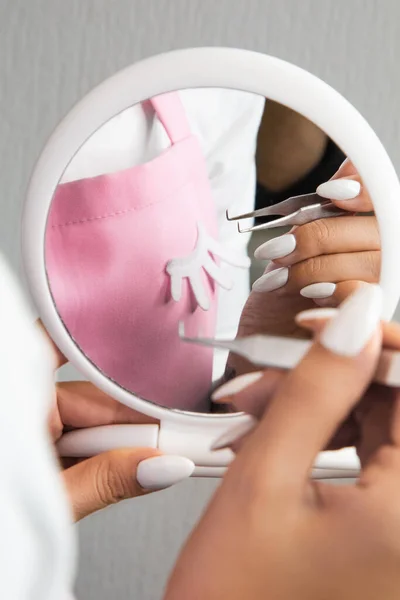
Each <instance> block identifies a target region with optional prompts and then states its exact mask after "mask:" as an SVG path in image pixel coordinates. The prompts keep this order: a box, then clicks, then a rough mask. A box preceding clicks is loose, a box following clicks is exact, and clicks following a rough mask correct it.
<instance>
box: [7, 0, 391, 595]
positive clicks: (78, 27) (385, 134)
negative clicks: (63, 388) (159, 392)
mask: <svg viewBox="0 0 400 600" xmlns="http://www.w3.org/2000/svg"><path fill="white" fill-rule="evenodd" d="M399 23H400V3H399V2H398V0H351V1H349V0H319V1H318V0H302V1H298V0H236V2H233V1H232V0H68V1H67V2H66V1H65V0H0V247H1V249H2V251H4V252H5V254H6V255H7V256H8V257H9V259H10V261H11V263H12V264H13V265H14V266H15V267H18V265H19V237H18V228H19V219H20V210H21V206H22V203H23V199H24V193H25V189H26V186H27V181H28V177H29V175H30V172H31V170H32V167H33V164H34V161H35V159H36V157H37V156H38V154H39V152H40V150H41V148H42V146H43V144H44V142H45V140H46V138H47V137H48V135H49V134H50V133H51V131H52V129H53V128H54V127H55V126H56V125H57V123H58V121H59V120H60V118H61V117H62V116H63V115H64V114H65V113H66V112H67V111H68V110H69V108H70V107H71V106H72V105H73V104H74V103H75V102H76V101H77V100H79V99H80V98H81V97H82V96H83V95H84V94H85V93H86V92H87V91H88V90H89V89H90V88H92V87H93V86H94V85H96V84H97V83H99V82H100V81H102V80H103V79H105V78H106V77H108V76H109V75H111V74H113V73H114V72H115V71H117V70H119V69H121V68H123V67H124V66H126V65H128V64H130V63H132V62H134V61H137V60H139V59H141V58H144V57H147V56H150V55H152V54H156V53H159V52H163V51H166V50H171V49H174V48H179V47H188V46H200V45H211V46H213V45H219V46H222V45H223V46H236V47H243V48H248V49H251V50H257V51H260V52H265V53H269V54H273V55H276V56H278V57H280V58H284V59H287V60H289V61H291V62H294V63H296V64H298V65H300V66H302V67H304V68H306V69H308V70H310V71H312V72H313V73H315V74H316V75H318V76H320V77H322V78H323V79H325V80H326V81H327V82H329V83H330V84H331V85H333V86H334V87H335V88H337V89H338V90H339V91H340V92H342V93H343V94H344V95H345V96H347V98H348V99H349V100H350V101H351V102H352V103H353V104H355V106H356V107H357V108H358V109H359V110H360V111H361V112H362V113H363V114H364V116H365V117H366V118H367V119H368V120H369V122H370V123H371V125H372V126H373V127H374V128H375V130H376V132H377V133H378V135H379V136H380V137H381V139H382V141H383V143H384V144H385V145H386V147H387V149H388V151H389V154H390V155H391V157H392V159H393V161H394V163H395V166H396V167H397V168H398V169H399V170H400V145H399V128H400V119H399V118H398V112H399V106H400V76H399V75H398V73H399V67H398V63H399V58H400V24H399ZM214 486H215V483H214V482H210V481H201V480H200V481H189V482H187V483H185V484H183V485H180V486H178V487H176V488H175V489H172V490H169V491H166V492H163V493H160V494H155V495H153V496H152V497H148V498H145V499H140V500H134V501H131V502H128V503H124V504H122V505H120V506H118V507H113V508H111V509H108V510H106V511H104V512H103V513H101V514H98V515H95V516H93V517H91V518H89V519H87V520H86V521H85V522H84V523H82V524H81V525H80V527H79V533H80V542H81V554H80V573H79V579H78V584H77V594H78V597H79V598H80V599H82V600H106V599H108V598H114V599H115V600H122V599H124V600H125V599H127V598H135V599H136V600H156V599H159V598H160V597H161V590H162V587H163V585H164V582H165V579H166V577H167V573H168V571H169V570H170V568H171V566H172V564H173V561H174V558H175V556H176V553H177V552H178V550H179V547H180V545H181V544H182V542H183V540H184V538H185V536H186V535H187V533H188V532H189V530H190V528H191V526H192V525H193V523H194V522H195V520H196V518H197V517H198V515H199V514H200V512H201V510H202V508H203V507H204V505H205V503H206V501H207V498H208V497H209V495H210V493H211V492H212V490H213V489H214Z"/></svg>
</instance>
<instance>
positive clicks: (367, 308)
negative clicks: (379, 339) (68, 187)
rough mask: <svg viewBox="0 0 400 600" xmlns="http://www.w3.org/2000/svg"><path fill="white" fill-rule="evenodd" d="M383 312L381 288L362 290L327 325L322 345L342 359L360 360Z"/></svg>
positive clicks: (343, 304) (367, 287)
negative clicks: (354, 358)
mask: <svg viewBox="0 0 400 600" xmlns="http://www.w3.org/2000/svg"><path fill="white" fill-rule="evenodd" d="M381 311H382V290H381V288H380V287H379V286H378V285H372V284H371V285H368V286H366V287H362V288H359V289H358V290H357V291H356V292H355V293H354V294H353V295H352V296H350V297H349V298H348V299H347V300H345V301H344V302H343V303H342V305H341V306H340V309H339V310H338V312H337V315H336V316H335V317H334V318H333V319H332V320H331V321H329V323H328V324H327V325H326V327H325V329H324V330H323V332H322V334H321V337H320V342H321V344H322V345H323V346H325V348H327V349H328V350H331V352H334V353H335V354H339V355H340V356H349V357H351V356H357V354H359V353H360V352H361V350H362V349H363V348H364V347H365V345H366V344H367V342H368V341H369V339H370V338H371V336H372V334H373V333H374V331H375V329H376V328H377V326H378V323H379V320H380V317H381Z"/></svg>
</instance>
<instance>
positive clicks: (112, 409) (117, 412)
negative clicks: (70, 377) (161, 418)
mask: <svg viewBox="0 0 400 600" xmlns="http://www.w3.org/2000/svg"><path fill="white" fill-rule="evenodd" d="M56 390H57V407H58V414H59V419H58V420H56V419H55V420H52V425H53V427H52V434H53V438H54V439H56V440H57V439H58V438H59V437H60V436H61V434H62V432H63V428H64V427H66V428H81V427H96V426H99V425H114V424H119V423H137V424H140V423H155V422H156V421H155V420H154V419H151V418H150V417H147V416H146V415H143V414H141V413H138V412H136V411H135V410H133V409H131V408H129V407H127V406H125V405H123V404H121V403H120V402H117V401H116V400H114V399H113V398H111V397H110V396H107V394H105V393H104V392H102V391H101V390H99V389H97V388H96V387H95V386H94V385H92V384H91V383H89V382H86V381H69V382H62V383H58V384H57V386H56Z"/></svg>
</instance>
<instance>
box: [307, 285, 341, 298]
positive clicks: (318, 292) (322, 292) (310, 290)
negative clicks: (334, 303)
mask: <svg viewBox="0 0 400 600" xmlns="http://www.w3.org/2000/svg"><path fill="white" fill-rule="evenodd" d="M335 290H336V284H335V283H328V282H324V283H311V284H310V285H306V287H303V289H301V290H300V294H301V295H302V296H304V298H329V296H332V294H333V293H334V291H335Z"/></svg>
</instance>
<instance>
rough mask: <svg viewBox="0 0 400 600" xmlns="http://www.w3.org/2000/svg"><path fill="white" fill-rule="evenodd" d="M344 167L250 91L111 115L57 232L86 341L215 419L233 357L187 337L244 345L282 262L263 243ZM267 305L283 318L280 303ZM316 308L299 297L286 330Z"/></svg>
mask: <svg viewBox="0 0 400 600" xmlns="http://www.w3.org/2000/svg"><path fill="white" fill-rule="evenodd" d="M344 158H345V156H344V155H343V153H342V152H341V150H340V149H339V148H338V147H337V146H336V145H335V144H334V143H333V142H332V141H331V140H330V139H329V138H328V137H327V136H326V134H325V133H324V132H322V131H321V130H320V129H319V128H318V127H317V126H315V125H314V124H313V123H311V122H310V121H309V120H307V119H305V118H304V117H302V116H301V115H300V114H299V113H296V112H294V111H292V110H290V109H288V108H286V107H285V106H283V105H281V104H277V103H274V102H270V101H269V100H266V99H265V98H264V97H262V96H260V95H255V94H252V93H247V92H243V91H237V90H229V89H222V88H208V89H189V90H180V91H178V92H171V93H167V94H162V95H159V96H155V97H153V98H151V99H149V100H146V101H144V102H141V103H139V104H136V105H134V106H131V107H129V108H128V109H126V110H124V111H122V112H121V113H119V114H118V115H116V116H114V117H113V118H111V119H110V120H109V121H107V122H106V123H105V124H104V125H103V126H101V127H100V128H99V129H98V130H97V131H96V132H95V133H94V134H93V135H91V136H90V137H89V138H88V140H87V141H86V142H85V143H84V144H83V145H82V146H81V147H80V148H79V149H78V150H77V151H76V153H75V154H74V155H73V156H72V157H71V160H70V161H69V163H68V164H67V165H66V166H65V170H64V172H63V175H62V177H61V179H60V182H59V184H58V185H57V188H56V191H55V193H54V195H53V198H52V202H51V206H50V210H49V215H48V219H47V225H46V243H45V264H46V272H47V276H48V282H49V287H50V290H51V294H52V297H53V300H54V303H55V308H56V310H57V313H58V315H59V316H60V318H61V320H62V322H63V324H64V326H65V328H66V329H67V331H68V333H69V335H70V336H71V338H72V339H73V340H74V342H75V344H76V345H77V346H78V347H79V349H80V350H81V351H82V352H83V353H84V354H85V356H86V357H87V359H88V360H89V361H90V362H91V363H92V364H93V365H94V366H95V367H96V368H97V369H99V370H100V371H101V372H102V373H103V374H104V375H105V376H106V377H107V378H110V379H111V380H112V381H113V382H115V383H116V384H117V385H118V386H120V387H121V388H123V389H124V390H126V391H128V392H132V393H133V394H135V395H136V396H139V397H140V398H142V399H143V400H146V401H150V402H152V403H155V404H158V405H161V406H163V407H167V408H173V409H180V410H184V411H192V412H201V413H204V412H206V413H207V412H213V411H215V410H216V409H215V407H213V405H212V402H211V400H210V396H211V391H212V389H213V387H214V386H215V385H216V384H217V382H218V381H219V380H220V378H221V377H223V375H224V371H225V368H226V359H227V352H226V351H223V350H218V349H214V350H213V349H212V348H208V347H205V346H202V345H197V344H188V343H186V342H185V341H184V340H182V339H181V336H180V335H179V333H180V331H179V328H181V333H182V330H184V333H185V336H187V337H192V338H196V337H206V338H217V339H218V338H220V339H221V338H222V339H233V338H234V337H235V336H236V333H237V330H238V327H239V323H240V319H241V315H242V311H243V307H244V306H245V304H246V302H247V300H248V297H249V294H250V287H251V284H252V283H254V280H255V278H256V275H257V273H258V274H262V271H263V269H264V268H265V267H266V266H268V262H267V261H265V260H262V259H261V260H257V259H254V252H253V247H254V246H255V247H258V246H261V245H262V244H265V242H266V241H267V240H268V239H270V238H271V237H273V236H280V235H281V234H282V232H284V231H285V229H288V227H287V226H286V228H285V227H284V226H283V227H282V226H276V227H273V228H271V229H264V228H263V227H264V225H263V224H266V223H269V226H272V225H273V222H274V220H276V219H277V218H279V217H277V216H274V206H278V209H277V210H278V213H279V206H280V203H281V202H282V201H283V200H285V199H286V198H289V197H294V196H295V197H297V196H302V195H305V194H314V193H315V190H316V189H317V187H318V185H320V184H322V183H324V182H325V181H327V180H328V179H329V178H330V177H331V176H332V175H333V174H334V173H335V171H336V170H337V169H338V168H339V166H340V164H341V163H342V162H343V160H344ZM320 200H321V201H323V200H324V199H323V198H320ZM315 202H316V200H315V199H314V198H313V199H312V201H311V202H310V204H312V203H315ZM266 208H269V209H270V210H271V214H272V216H271V217H269V218H268V217H259V218H256V219H254V218H253V217H250V218H244V219H241V220H240V229H241V231H242V230H243V229H246V228H249V229H250V228H252V227H253V226H254V225H255V226H256V230H255V231H254V232H253V233H251V232H249V233H246V232H243V233H242V232H239V231H238V227H237V222H236V221H231V220H228V218H229V215H235V214H236V215H238V214H239V215H240V214H247V213H251V212H252V211H254V210H258V212H260V211H261V212H262V210H263V209H266ZM292 212H294V211H292ZM349 214H351V213H349ZM227 215H228V218H227ZM288 216H290V215H288ZM354 218H356V217H354ZM257 228H260V229H257ZM310 283H311V281H310ZM298 292H300V290H299V291H298ZM282 299H283V302H285V300H284V289H283V290H281V291H280V293H279V302H282ZM263 303H265V312H266V313H268V310H269V308H268V305H269V303H271V305H272V308H271V310H272V311H273V312H275V311H276V308H275V304H276V295H270V294H265V297H264V299H263ZM310 306H314V304H313V301H312V300H311V299H304V298H303V299H302V298H301V296H300V293H298V302H296V305H295V309H292V310H291V312H290V315H289V316H287V315H286V314H285V317H284V318H285V323H284V322H283V321H282V323H281V324H280V325H281V326H280V328H279V327H274V333H275V334H276V333H281V334H284V335H287V334H290V333H291V329H293V322H294V321H293V317H294V314H295V313H294V310H300V309H302V308H307V307H310ZM260 321H261V322H260V331H262V330H264V331H265V325H263V319H260Z"/></svg>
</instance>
